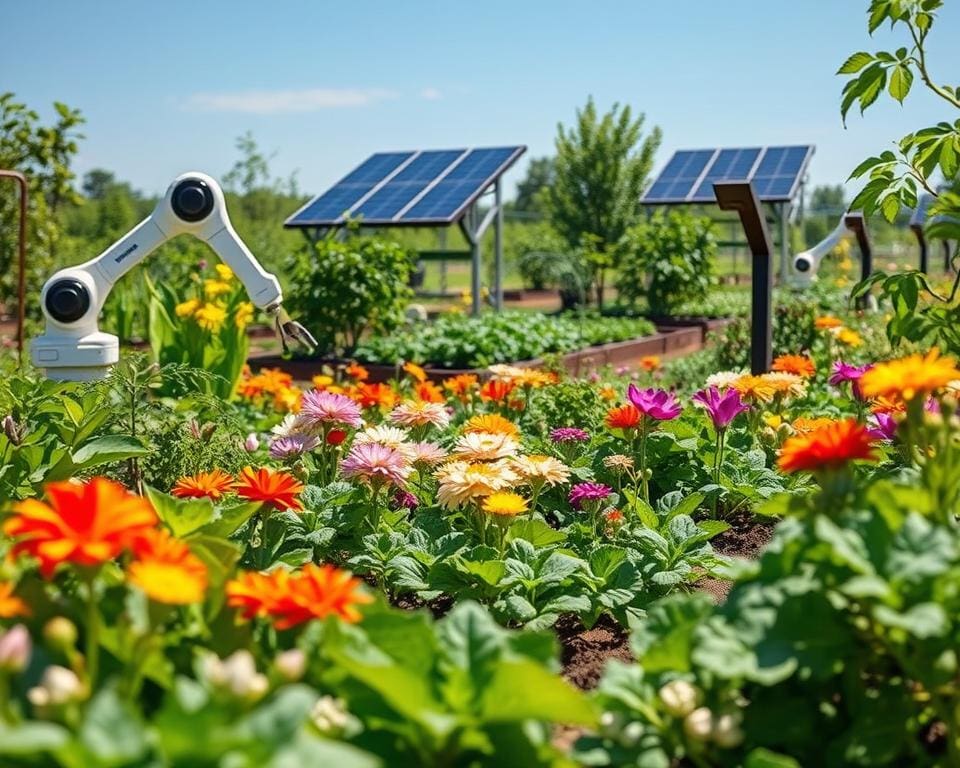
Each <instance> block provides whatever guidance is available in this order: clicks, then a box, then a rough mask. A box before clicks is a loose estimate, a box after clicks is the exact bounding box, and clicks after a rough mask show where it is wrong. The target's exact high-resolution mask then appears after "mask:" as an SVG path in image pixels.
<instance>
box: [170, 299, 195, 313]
mask: <svg viewBox="0 0 960 768" xmlns="http://www.w3.org/2000/svg"><path fill="white" fill-rule="evenodd" d="M199 306H200V301H199V300H198V299H187V300H186V301H183V302H180V303H179V304H177V306H176V309H175V310H174V312H176V313H177V317H190V315H192V314H193V313H194V312H195V311H196V309H197V307H199Z"/></svg>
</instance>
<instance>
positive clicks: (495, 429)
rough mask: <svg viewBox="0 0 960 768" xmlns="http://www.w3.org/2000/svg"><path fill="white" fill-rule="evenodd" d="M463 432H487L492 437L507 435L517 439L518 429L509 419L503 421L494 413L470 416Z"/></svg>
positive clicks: (501, 417)
mask: <svg viewBox="0 0 960 768" xmlns="http://www.w3.org/2000/svg"><path fill="white" fill-rule="evenodd" d="M463 431H464V432H465V433H467V432H488V433H490V434H492V435H509V436H510V437H518V436H519V435H520V427H518V426H517V425H516V424H514V423H513V422H512V421H510V419H505V418H503V416H500V415H499V414H496V413H483V414H478V415H477V416H472V417H471V418H470V419H469V420H468V421H467V423H466V424H464V425H463Z"/></svg>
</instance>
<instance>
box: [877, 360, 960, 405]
mask: <svg viewBox="0 0 960 768" xmlns="http://www.w3.org/2000/svg"><path fill="white" fill-rule="evenodd" d="M955 379H960V370H957V368H956V366H955V365H954V361H953V359H952V358H949V357H940V350H939V349H937V348H936V347H934V348H933V349H931V350H930V351H929V352H928V353H927V354H926V356H922V355H919V354H917V355H910V356H909V357H904V358H901V359H900V360H891V361H889V362H887V363H877V364H876V365H875V366H873V368H871V369H870V370H869V371H867V372H866V373H865V374H863V376H862V377H861V379H860V387H861V389H862V390H863V394H864V396H865V397H867V398H874V397H888V398H897V397H899V398H901V399H903V400H913V398H915V397H922V396H926V395H929V394H931V393H932V392H934V391H936V390H938V389H941V388H942V387H945V386H946V385H947V384H949V383H950V382H951V381H953V380H955Z"/></svg>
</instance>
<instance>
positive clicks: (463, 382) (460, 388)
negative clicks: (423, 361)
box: [443, 373, 477, 400]
mask: <svg viewBox="0 0 960 768" xmlns="http://www.w3.org/2000/svg"><path fill="white" fill-rule="evenodd" d="M476 386H477V377H476V376H474V375H473V374H472V373H460V374H457V375H456V376H451V377H450V378H449V379H444V380H443V388H444V389H445V390H447V391H448V392H449V393H450V394H452V395H454V396H456V397H458V398H460V399H461V400H466V399H467V398H468V397H469V396H470V393H471V392H473V390H474V388H475V387H476Z"/></svg>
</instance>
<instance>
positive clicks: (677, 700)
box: [660, 680, 701, 717]
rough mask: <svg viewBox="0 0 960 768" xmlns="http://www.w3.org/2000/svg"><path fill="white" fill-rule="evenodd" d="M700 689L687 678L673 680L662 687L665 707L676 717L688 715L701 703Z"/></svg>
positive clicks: (662, 699) (661, 697)
mask: <svg viewBox="0 0 960 768" xmlns="http://www.w3.org/2000/svg"><path fill="white" fill-rule="evenodd" d="M700 699H701V695H700V691H699V689H698V688H697V687H696V686H695V685H693V684H692V683H688V682H687V681H686V680H671V681H670V682H669V683H667V684H666V685H664V686H663V687H662V688H661V689H660V700H661V701H662V702H663V707H664V709H666V710H667V712H669V713H670V714H671V715H673V716H674V717H686V716H687V715H689V714H690V713H691V712H693V710H694V709H696V708H697V705H698V704H699V703H700Z"/></svg>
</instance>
